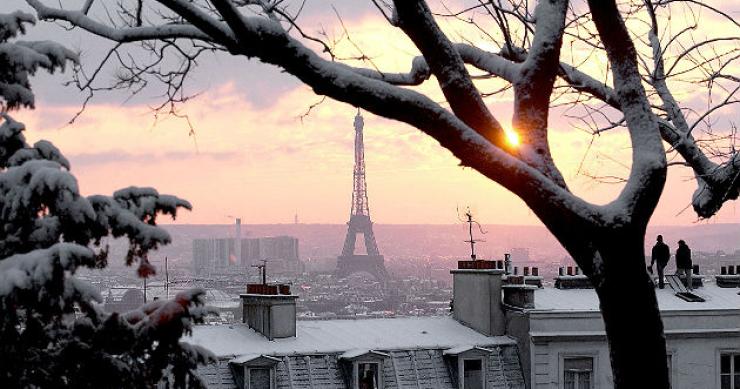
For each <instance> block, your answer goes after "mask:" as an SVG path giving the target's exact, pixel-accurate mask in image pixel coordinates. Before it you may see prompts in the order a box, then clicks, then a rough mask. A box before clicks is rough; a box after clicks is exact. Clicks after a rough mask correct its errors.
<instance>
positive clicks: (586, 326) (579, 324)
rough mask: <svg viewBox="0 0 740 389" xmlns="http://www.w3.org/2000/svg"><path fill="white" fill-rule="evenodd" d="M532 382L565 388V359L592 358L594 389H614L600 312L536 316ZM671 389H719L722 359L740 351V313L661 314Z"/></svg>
mask: <svg viewBox="0 0 740 389" xmlns="http://www.w3.org/2000/svg"><path fill="white" fill-rule="evenodd" d="M530 319H531V321H530V326H531V327H530V335H531V336H532V338H531V340H530V353H531V357H530V379H531V381H530V382H531V383H532V388H535V389H562V388H563V387H564V386H563V359H564V358H565V357H569V356H591V357H593V358H594V384H595V386H594V389H612V388H613V384H612V376H611V365H610V361H609V349H608V346H607V342H606V336H605V333H604V330H603V323H602V321H601V317H600V315H599V314H598V312H572V313H562V312H559V313H551V314H538V313H533V314H532V316H531V317H530ZM663 321H664V325H665V328H666V330H665V331H666V339H667V350H668V353H669V354H670V355H671V382H672V389H720V383H719V373H720V372H719V368H720V365H719V357H720V353H722V352H740V311H737V310H732V311H731V310H708V311H692V312H667V313H665V312H664V314H663Z"/></svg>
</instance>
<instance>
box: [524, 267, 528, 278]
mask: <svg viewBox="0 0 740 389" xmlns="http://www.w3.org/2000/svg"><path fill="white" fill-rule="evenodd" d="M524 275H525V276H528V275H529V266H524Z"/></svg>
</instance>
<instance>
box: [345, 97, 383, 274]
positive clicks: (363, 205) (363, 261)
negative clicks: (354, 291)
mask: <svg viewBox="0 0 740 389" xmlns="http://www.w3.org/2000/svg"><path fill="white" fill-rule="evenodd" d="M363 127H364V121H363V120H362V116H361V115H360V111H359V110H358V111H357V116H355V169H354V184H353V187H352V211H351V213H350V217H349V222H348V223H347V237H346V238H345V239H344V248H343V249H342V255H340V256H339V257H338V258H337V269H336V271H335V272H334V275H335V276H337V277H347V276H349V275H350V274H353V273H358V272H367V273H370V274H371V275H372V276H373V277H375V279H377V280H378V281H386V280H388V271H387V270H386V269H385V264H384V259H383V256H382V255H380V251H378V244H377V243H375V234H373V222H372V221H370V207H369V206H368V202H367V182H366V181H365V144H364V142H363V138H362V128H363ZM358 234H362V236H363V238H364V239H365V250H366V251H367V254H356V253H355V242H356V241H357V235H358Z"/></svg>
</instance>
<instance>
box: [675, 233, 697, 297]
mask: <svg viewBox="0 0 740 389" xmlns="http://www.w3.org/2000/svg"><path fill="white" fill-rule="evenodd" d="M693 265H694V264H693V263H692V261H691V249H690V248H689V246H688V245H687V244H686V242H684V241H683V240H679V241H678V248H677V249H676V274H679V275H680V274H684V275H686V287H687V288H688V289H689V290H692V289H694V285H693V284H692V283H691V281H692V279H691V275H692V274H691V273H692V268H693Z"/></svg>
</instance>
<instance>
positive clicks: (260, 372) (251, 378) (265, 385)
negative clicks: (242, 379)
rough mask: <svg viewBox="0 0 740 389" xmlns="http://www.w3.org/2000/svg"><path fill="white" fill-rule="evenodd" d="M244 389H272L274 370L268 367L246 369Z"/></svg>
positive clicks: (273, 386)
mask: <svg viewBox="0 0 740 389" xmlns="http://www.w3.org/2000/svg"><path fill="white" fill-rule="evenodd" d="M246 375H247V379H246V383H247V385H245V387H244V389H274V388H275V385H274V381H275V370H274V369H273V368H268V367H247V368H246Z"/></svg>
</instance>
